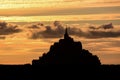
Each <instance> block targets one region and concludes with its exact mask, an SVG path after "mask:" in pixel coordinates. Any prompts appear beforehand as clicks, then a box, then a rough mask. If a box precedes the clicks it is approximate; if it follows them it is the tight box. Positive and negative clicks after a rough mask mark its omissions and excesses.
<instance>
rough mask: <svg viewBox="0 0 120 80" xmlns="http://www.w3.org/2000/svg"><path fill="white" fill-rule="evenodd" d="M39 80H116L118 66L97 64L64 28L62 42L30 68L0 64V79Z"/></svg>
mask: <svg viewBox="0 0 120 80" xmlns="http://www.w3.org/2000/svg"><path fill="white" fill-rule="evenodd" d="M44 64H72V65H47V66H46V65H44ZM75 64H80V65H75ZM91 65H92V66H91ZM96 65H97V66H96ZM42 78H43V79H66V78H67V79H80V80H88V79H89V80H120V65H108V64H106V65H103V64H101V62H100V60H99V58H98V57H97V56H96V55H93V54H92V53H90V52H89V51H88V50H85V49H83V48H82V44H81V42H75V41H74V40H73V39H72V38H71V37H70V36H69V35H68V32H67V29H66V30H65V34H64V39H60V40H59V42H57V43H54V45H52V46H51V47H50V50H49V52H48V53H46V54H43V56H41V57H40V58H39V59H38V60H33V61H32V65H31V64H24V65H0V79H1V80H2V79H3V80H41V79H42Z"/></svg>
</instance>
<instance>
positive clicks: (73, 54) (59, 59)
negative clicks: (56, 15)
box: [32, 28, 101, 65]
mask: <svg viewBox="0 0 120 80" xmlns="http://www.w3.org/2000/svg"><path fill="white" fill-rule="evenodd" d="M41 64H80V65H101V62H100V60H99V58H98V57H97V56H96V55H93V54H92V53H90V52H89V51H88V50H85V49H83V48H82V43H81V42H75V41H74V40H73V38H71V37H70V36H69V34H68V31H67V28H66V29H65V34H64V39H60V40H59V42H55V43H54V44H53V45H52V46H51V47H50V50H49V52H48V53H44V54H43V55H42V56H40V57H39V59H38V60H33V61H32V65H41Z"/></svg>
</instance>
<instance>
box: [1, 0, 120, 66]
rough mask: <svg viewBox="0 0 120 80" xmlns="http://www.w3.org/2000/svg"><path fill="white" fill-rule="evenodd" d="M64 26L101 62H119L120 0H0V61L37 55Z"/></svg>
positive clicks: (28, 59) (55, 39)
mask: <svg viewBox="0 0 120 80" xmlns="http://www.w3.org/2000/svg"><path fill="white" fill-rule="evenodd" d="M66 26H69V27H70V31H69V32H70V35H71V36H72V37H73V38H74V39H75V40H76V41H81V42H82V43H83V47H84V48H85V49H88V50H90V52H92V53H93V54H95V55H98V56H99V58H100V60H101V62H102V63H103V64H120V46H119V42H120V32H119V31H120V28H119V27H120V0H19V1H18V0H0V43H1V45H0V64H25V63H31V61H32V60H33V59H38V58H39V56H41V55H42V54H43V53H44V52H47V51H49V48H50V45H52V44H53V43H54V42H58V40H59V39H60V38H63V34H64V28H65V27H66ZM106 27H107V29H106Z"/></svg>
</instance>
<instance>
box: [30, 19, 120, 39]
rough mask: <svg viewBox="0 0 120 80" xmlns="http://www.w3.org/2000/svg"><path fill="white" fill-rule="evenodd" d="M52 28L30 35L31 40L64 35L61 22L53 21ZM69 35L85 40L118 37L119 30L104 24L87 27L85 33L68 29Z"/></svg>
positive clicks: (75, 29)
mask: <svg viewBox="0 0 120 80" xmlns="http://www.w3.org/2000/svg"><path fill="white" fill-rule="evenodd" d="M53 25H54V27H53V26H45V30H44V31H37V32H34V33H33V34H32V36H31V37H30V38H31V39H37V38H60V37H62V36H63V34H64V30H65V27H64V25H62V23H61V22H59V21H55V22H54V23H53ZM69 34H70V35H73V36H78V37H85V38H108V37H120V30H118V29H116V28H114V27H113V25H112V23H110V24H104V25H101V26H99V27H96V26H92V27H87V28H86V31H84V30H83V29H81V28H76V27H69Z"/></svg>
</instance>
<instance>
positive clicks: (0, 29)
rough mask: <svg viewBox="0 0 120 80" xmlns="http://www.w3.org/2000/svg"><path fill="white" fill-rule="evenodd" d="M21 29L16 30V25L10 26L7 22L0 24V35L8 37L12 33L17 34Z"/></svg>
mask: <svg viewBox="0 0 120 80" xmlns="http://www.w3.org/2000/svg"><path fill="white" fill-rule="evenodd" d="M20 31H21V29H18V26H17V25H14V24H10V23H7V22H3V21H1V22H0V35H9V34H13V33H18V32H20Z"/></svg>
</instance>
